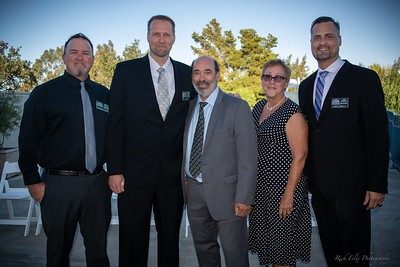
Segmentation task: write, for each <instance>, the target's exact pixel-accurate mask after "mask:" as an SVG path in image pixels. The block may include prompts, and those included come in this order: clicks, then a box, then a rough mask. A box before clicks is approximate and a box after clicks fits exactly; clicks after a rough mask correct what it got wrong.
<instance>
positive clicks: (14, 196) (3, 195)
mask: <svg viewBox="0 0 400 267" xmlns="http://www.w3.org/2000/svg"><path fill="white" fill-rule="evenodd" d="M20 173H21V171H20V169H19V166H18V162H12V163H10V162H8V161H6V162H5V163H4V167H3V172H2V175H1V180H0V201H1V200H6V201H7V210H8V217H9V218H8V219H0V224H6V225H25V231H24V236H27V235H28V234H29V229H30V224H31V222H32V220H35V221H37V222H38V223H37V226H36V233H35V234H36V235H38V234H39V233H40V226H41V217H40V207H39V204H38V203H36V201H35V200H34V199H33V198H32V197H31V196H30V194H29V191H28V188H26V187H22V188H15V187H10V184H9V182H8V181H7V176H9V175H10V174H20ZM13 200H29V207H28V214H27V216H26V217H17V216H15V215H14V207H13V202H12V201H13ZM34 207H35V211H36V217H33V209H34Z"/></svg>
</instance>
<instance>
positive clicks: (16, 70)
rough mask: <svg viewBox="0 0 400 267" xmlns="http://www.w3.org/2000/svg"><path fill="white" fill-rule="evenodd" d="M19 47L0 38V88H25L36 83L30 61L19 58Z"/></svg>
mask: <svg viewBox="0 0 400 267" xmlns="http://www.w3.org/2000/svg"><path fill="white" fill-rule="evenodd" d="M20 49H21V47H17V48H15V47H13V46H9V45H8V43H6V42H4V41H2V40H0V90H15V91H16V90H27V89H30V88H31V86H33V85H35V84H36V79H35V76H34V75H33V73H32V69H31V67H30V66H31V63H30V62H29V61H27V60H23V59H21V55H20V53H19V51H20Z"/></svg>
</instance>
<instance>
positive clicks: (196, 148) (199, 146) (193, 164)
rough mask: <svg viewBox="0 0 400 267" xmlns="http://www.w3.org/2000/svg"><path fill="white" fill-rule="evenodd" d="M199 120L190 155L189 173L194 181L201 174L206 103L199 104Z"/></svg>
mask: <svg viewBox="0 0 400 267" xmlns="http://www.w3.org/2000/svg"><path fill="white" fill-rule="evenodd" d="M199 104H200V108H199V119H198V120H197V125H196V130H195V132H194V136H193V144H192V151H191V153H190V160H189V171H190V174H191V175H192V177H193V178H194V179H196V177H197V176H198V175H199V174H200V173H201V163H202V161H201V157H202V155H203V139H204V107H205V106H206V105H207V102H200V103H199Z"/></svg>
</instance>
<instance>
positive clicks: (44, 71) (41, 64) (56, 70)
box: [32, 47, 65, 84]
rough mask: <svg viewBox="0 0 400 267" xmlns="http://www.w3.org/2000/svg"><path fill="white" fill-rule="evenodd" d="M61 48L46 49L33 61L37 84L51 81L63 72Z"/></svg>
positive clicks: (62, 51) (62, 50)
mask: <svg viewBox="0 0 400 267" xmlns="http://www.w3.org/2000/svg"><path fill="white" fill-rule="evenodd" d="M63 53H64V48H63V47H56V49H47V50H45V51H44V52H43V54H42V55H41V56H40V58H38V59H36V60H35V63H34V64H33V66H32V69H33V72H34V74H35V76H36V79H37V82H38V83H39V84H41V83H44V82H47V81H49V80H52V79H54V78H56V77H58V76H60V75H61V74H63V72H64V69H65V67H64V62H63V59H62V56H63Z"/></svg>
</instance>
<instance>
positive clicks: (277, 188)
mask: <svg viewBox="0 0 400 267" xmlns="http://www.w3.org/2000/svg"><path fill="white" fill-rule="evenodd" d="M266 103H267V101H266V100H265V99H264V100H261V101H259V102H258V103H257V104H256V105H255V107H254V109H253V118H254V123H255V125H256V130H257V135H258V157H259V158H258V174H257V187H256V193H255V205H254V208H253V211H252V213H251V214H250V218H249V219H250V225H249V250H250V251H251V252H253V253H257V254H258V258H259V261H260V264H262V265H267V264H280V265H290V266H295V265H296V260H301V261H304V262H309V261H310V253H311V215H310V207H309V203H308V190H307V179H306V177H305V176H304V175H302V177H301V179H300V181H299V183H298V185H297V187H296V190H295V194H294V201H293V205H294V209H293V212H292V213H291V214H290V215H289V216H288V217H286V218H285V219H280V218H279V214H278V210H279V203H280V200H281V197H282V195H283V192H284V190H285V187H286V183H287V179H288V175H289V168H290V164H291V161H292V156H291V153H290V148H289V142H288V140H287V137H286V133H285V126H286V123H287V122H288V120H289V119H290V117H291V116H292V115H293V114H295V113H298V112H301V111H300V108H299V106H298V105H297V104H296V103H294V102H293V101H291V100H290V99H287V100H286V101H285V102H284V103H283V104H282V105H281V106H280V107H279V108H278V109H277V110H275V112H273V113H272V114H271V115H270V116H269V117H268V118H267V119H266V120H264V121H263V122H262V123H261V124H259V118H260V115H261V112H262V110H263V108H264V106H265V105H266Z"/></svg>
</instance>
